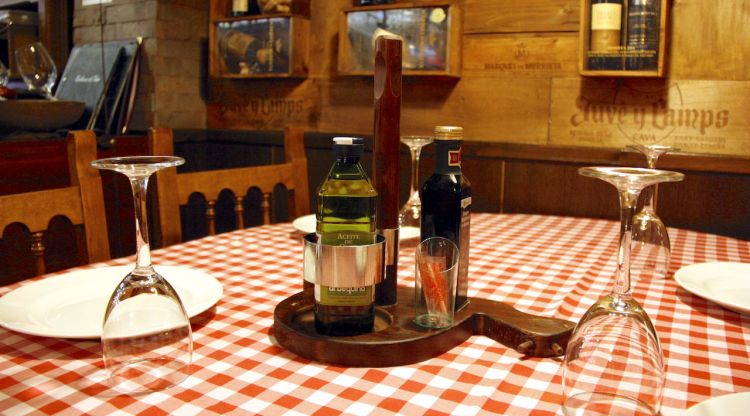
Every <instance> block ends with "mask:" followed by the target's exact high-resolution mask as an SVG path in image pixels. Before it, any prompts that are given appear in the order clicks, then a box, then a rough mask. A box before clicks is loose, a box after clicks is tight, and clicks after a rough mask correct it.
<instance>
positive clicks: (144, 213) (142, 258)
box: [130, 176, 153, 274]
mask: <svg viewBox="0 0 750 416" xmlns="http://www.w3.org/2000/svg"><path fill="white" fill-rule="evenodd" d="M130 186H131V187H132V188H133V202H134V204H135V241H136V252H135V271H136V272H144V274H150V273H152V271H153V269H152V267H151V250H150V247H149V243H148V210H147V208H148V205H147V201H146V197H147V193H146V190H147V187H148V176H135V177H131V178H130Z"/></svg>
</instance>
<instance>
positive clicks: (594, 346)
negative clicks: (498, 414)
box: [563, 167, 684, 415]
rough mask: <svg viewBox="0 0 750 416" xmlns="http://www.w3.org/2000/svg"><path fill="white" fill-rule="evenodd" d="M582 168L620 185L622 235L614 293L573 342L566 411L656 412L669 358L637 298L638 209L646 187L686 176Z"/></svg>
mask: <svg viewBox="0 0 750 416" xmlns="http://www.w3.org/2000/svg"><path fill="white" fill-rule="evenodd" d="M578 172H579V173H580V174H581V175H583V176H588V177H593V178H597V179H601V180H604V181H606V182H608V183H610V184H612V185H614V186H615V188H616V189H617V191H618V193H619V199H620V233H619V244H618V245H619V248H618V251H617V269H616V272H615V279H614V285H613V288H612V292H611V293H610V294H608V295H606V296H604V297H602V298H600V299H599V300H598V301H597V302H596V303H594V305H592V306H591V307H590V308H589V309H588V310H587V311H586V313H585V314H584V315H583V317H581V319H580V321H579V322H578V324H577V325H576V328H575V329H574V330H573V334H572V335H571V337H570V340H569V341H568V346H567V348H566V352H565V359H564V362H563V400H564V401H563V412H564V414H566V415H584V414H585V415H656V414H658V413H659V409H660V407H661V399H662V394H663V390H664V380H665V371H664V361H663V355H662V350H661V345H660V343H659V337H658V335H657V333H656V330H655V329H654V326H653V324H652V323H651V320H650V318H649V317H648V314H647V313H646V311H645V310H644V309H643V308H642V307H641V306H640V305H639V304H638V302H637V301H636V300H635V299H634V298H633V297H632V292H631V284H630V283H631V282H630V248H631V238H632V226H633V219H634V215H633V212H634V211H635V207H636V202H637V200H638V196H639V194H640V192H641V190H643V188H645V187H647V186H651V185H654V184H657V183H660V182H674V181H680V180H682V179H683V177H684V175H683V174H681V173H678V172H670V171H663V170H656V169H642V168H620V167H588V168H581V169H579V171H578Z"/></svg>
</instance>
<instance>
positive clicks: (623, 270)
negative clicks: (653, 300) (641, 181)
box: [612, 189, 640, 297]
mask: <svg viewBox="0 0 750 416" xmlns="http://www.w3.org/2000/svg"><path fill="white" fill-rule="evenodd" d="M639 193H640V190H634V189H623V190H620V247H619V248H618V251H617V273H616V275H615V287H614V290H613V291H612V292H613V293H614V294H616V295H618V296H620V297H625V296H630V244H631V241H632V234H631V231H632V229H633V215H634V214H635V208H636V201H638V194H639Z"/></svg>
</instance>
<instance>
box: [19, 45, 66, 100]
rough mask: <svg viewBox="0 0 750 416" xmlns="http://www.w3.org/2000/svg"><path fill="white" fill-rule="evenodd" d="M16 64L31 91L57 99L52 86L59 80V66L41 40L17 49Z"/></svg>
mask: <svg viewBox="0 0 750 416" xmlns="http://www.w3.org/2000/svg"><path fill="white" fill-rule="evenodd" d="M15 54H16V64H17V66H18V72H20V73H21V77H22V78H23V80H24V82H26V85H27V86H28V87H29V90H31V91H38V92H41V93H42V94H44V96H45V97H46V98H47V99H48V100H56V98H55V96H54V95H52V87H54V86H55V82H56V81H57V66H55V61H53V60H52V57H51V56H50V54H49V52H47V49H46V48H45V47H44V45H42V43H41V42H32V43H30V44H28V45H25V46H23V47H21V48H18V49H16V51H15Z"/></svg>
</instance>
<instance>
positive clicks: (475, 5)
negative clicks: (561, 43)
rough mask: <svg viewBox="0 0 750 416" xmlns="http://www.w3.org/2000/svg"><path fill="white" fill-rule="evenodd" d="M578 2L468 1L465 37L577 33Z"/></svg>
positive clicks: (531, 0) (466, 5)
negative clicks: (524, 33) (497, 34)
mask: <svg viewBox="0 0 750 416" xmlns="http://www.w3.org/2000/svg"><path fill="white" fill-rule="evenodd" d="M578 9H579V3H578V0H526V1H507V0H465V1H464V10H465V12H464V33H508V32H564V31H570V32H576V31H578V20H579V13H578Z"/></svg>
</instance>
